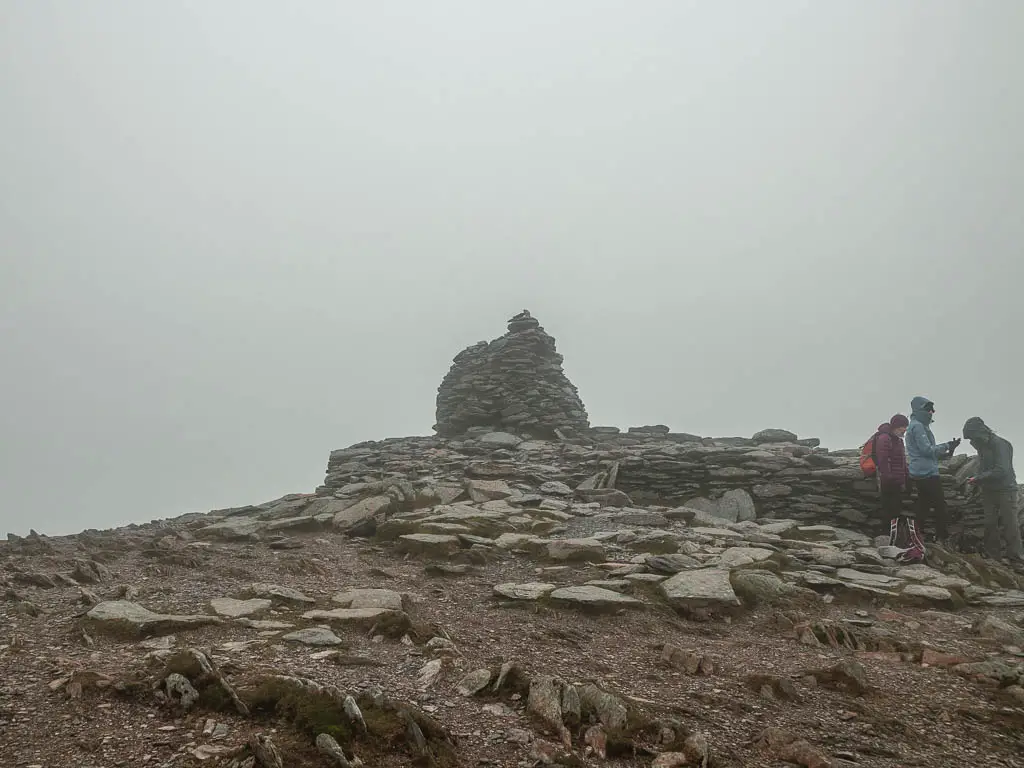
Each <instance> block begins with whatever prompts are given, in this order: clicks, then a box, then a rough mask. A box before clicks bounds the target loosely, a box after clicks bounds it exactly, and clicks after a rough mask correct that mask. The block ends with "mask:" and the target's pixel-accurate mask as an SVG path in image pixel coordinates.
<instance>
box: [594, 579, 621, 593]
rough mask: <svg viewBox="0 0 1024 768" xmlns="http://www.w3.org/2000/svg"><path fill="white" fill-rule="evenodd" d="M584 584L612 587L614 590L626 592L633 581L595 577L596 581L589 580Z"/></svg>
mask: <svg viewBox="0 0 1024 768" xmlns="http://www.w3.org/2000/svg"><path fill="white" fill-rule="evenodd" d="M583 586H585V587H600V588H601V589H610V590H611V591H612V592H620V593H621V592H625V591H626V590H628V589H629V588H630V587H632V586H633V585H632V583H631V582H628V581H626V580H625V579H595V580H594V581H588V582H587V583H585V584H584V585H583Z"/></svg>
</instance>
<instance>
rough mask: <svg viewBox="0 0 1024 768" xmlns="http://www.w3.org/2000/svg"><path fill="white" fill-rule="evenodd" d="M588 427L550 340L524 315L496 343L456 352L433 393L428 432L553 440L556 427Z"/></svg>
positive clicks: (559, 356) (577, 397)
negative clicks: (504, 433) (496, 432)
mask: <svg viewBox="0 0 1024 768" xmlns="http://www.w3.org/2000/svg"><path fill="white" fill-rule="evenodd" d="M588 426H589V421H588V420H587V412H586V409H585V408H584V407H583V402H582V401H581V400H580V398H579V393H578V391H577V389H576V387H574V386H573V385H572V382H570V381H569V379H568V378H567V377H566V375H565V373H564V372H563V371H562V356H561V355H560V354H558V352H557V351H555V340H554V339H553V338H552V337H551V336H549V335H548V334H547V333H545V332H544V329H543V328H542V327H541V326H540V323H538V322H537V320H535V319H534V318H533V317H532V316H531V315H530V313H529V312H528V311H525V310H524V311H523V312H521V313H520V314H518V315H516V316H515V317H513V318H512V319H511V320H510V321H509V324H508V333H506V334H505V335H504V336H502V337H501V338H499V339H495V340H494V341H492V342H489V343H488V342H485V341H481V342H480V343H478V344H474V345H473V346H471V347H469V348H467V349H465V350H463V351H462V352H460V353H459V354H458V355H457V356H456V357H455V360H454V362H453V364H452V367H451V370H450V371H449V372H448V375H446V376H445V377H444V380H443V381H442V382H441V386H440V387H439V388H438V393H437V424H436V425H435V426H434V429H435V430H436V431H437V433H438V434H440V435H458V434H462V433H464V432H466V430H467V429H469V428H471V427H494V428H499V429H505V430H511V431H516V432H522V433H526V434H532V435H536V436H553V435H554V431H555V430H556V429H559V428H567V429H577V430H580V429H586V428H587V427H588Z"/></svg>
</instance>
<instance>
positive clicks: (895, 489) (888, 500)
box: [878, 483, 903, 523]
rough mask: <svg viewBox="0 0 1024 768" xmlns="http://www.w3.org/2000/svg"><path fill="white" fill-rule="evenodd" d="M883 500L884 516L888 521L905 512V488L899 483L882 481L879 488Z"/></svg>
mask: <svg viewBox="0 0 1024 768" xmlns="http://www.w3.org/2000/svg"><path fill="white" fill-rule="evenodd" d="M878 492H879V495H880V496H881V500H882V516H883V517H884V518H885V522H886V523H888V522H889V521H890V520H892V519H893V518H894V517H899V516H900V515H902V514H903V489H902V488H900V487H899V486H898V485H891V484H887V483H882V484H881V486H880V487H879V489H878Z"/></svg>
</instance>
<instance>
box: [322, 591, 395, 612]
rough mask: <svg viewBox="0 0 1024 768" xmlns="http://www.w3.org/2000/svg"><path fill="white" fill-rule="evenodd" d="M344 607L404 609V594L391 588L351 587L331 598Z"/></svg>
mask: <svg viewBox="0 0 1024 768" xmlns="http://www.w3.org/2000/svg"><path fill="white" fill-rule="evenodd" d="M331 600H332V601H334V602H335V603H338V605H340V606H341V607H342V608H386V609H388V610H391V611H401V610H402V596H401V595H400V594H399V593H398V592H395V591H394V590H391V589H350V590H348V591H347V592H339V593H338V594H336V595H335V596H334V597H332V598H331Z"/></svg>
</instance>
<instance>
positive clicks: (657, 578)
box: [623, 573, 668, 584]
mask: <svg viewBox="0 0 1024 768" xmlns="http://www.w3.org/2000/svg"><path fill="white" fill-rule="evenodd" d="M623 578H624V579H625V580H626V581H631V582H633V583H635V584H660V583H661V582H663V581H664V580H665V579H667V578H668V576H663V575H662V574H660V573H627V574H625V576H623Z"/></svg>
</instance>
